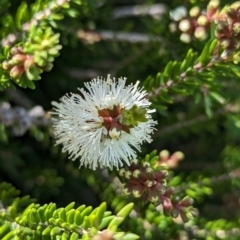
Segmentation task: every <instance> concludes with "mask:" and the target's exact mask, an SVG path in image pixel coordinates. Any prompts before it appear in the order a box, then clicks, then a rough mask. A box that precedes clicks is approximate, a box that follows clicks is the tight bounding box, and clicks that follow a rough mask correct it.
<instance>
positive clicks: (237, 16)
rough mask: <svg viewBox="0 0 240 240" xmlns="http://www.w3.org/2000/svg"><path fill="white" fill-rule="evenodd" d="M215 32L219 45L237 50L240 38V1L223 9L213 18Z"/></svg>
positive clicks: (229, 49) (226, 48) (230, 49)
mask: <svg viewBox="0 0 240 240" xmlns="http://www.w3.org/2000/svg"><path fill="white" fill-rule="evenodd" d="M215 22H216V31H215V34H216V36H217V38H218V39H219V41H220V44H221V46H222V47H223V48H224V49H225V50H228V51H233V50H237V49H238V48H239V40H240V2H236V3H233V4H232V5H231V6H230V7H228V8H226V9H223V11H222V12H221V13H219V14H218V16H217V17H216V19H215Z"/></svg>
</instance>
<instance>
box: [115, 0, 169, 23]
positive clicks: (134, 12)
mask: <svg viewBox="0 0 240 240" xmlns="http://www.w3.org/2000/svg"><path fill="white" fill-rule="evenodd" d="M167 11H168V10H167V6H166V5H165V4H161V3H159V4H153V5H151V6H144V5H136V6H125V7H118V8H116V9H115V10H114V11H113V18H115V19H117V18H125V17H138V16H140V15H150V16H153V17H155V18H161V17H162V16H163V15H164V14H166V13H167Z"/></svg>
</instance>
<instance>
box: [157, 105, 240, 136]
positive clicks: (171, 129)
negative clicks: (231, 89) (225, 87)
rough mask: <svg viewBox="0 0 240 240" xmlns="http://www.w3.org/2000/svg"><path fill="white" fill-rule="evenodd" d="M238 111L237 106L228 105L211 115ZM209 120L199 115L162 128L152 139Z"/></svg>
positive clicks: (215, 115)
mask: <svg viewBox="0 0 240 240" xmlns="http://www.w3.org/2000/svg"><path fill="white" fill-rule="evenodd" d="M239 111H240V109H239V107H238V106H236V105H231V104H228V105H226V106H225V107H224V109H218V110H217V111H216V112H215V113H214V114H213V117H217V116H219V115H223V114H225V113H237V112H239ZM208 120H210V118H209V117H208V116H207V115H205V114H202V115H199V116H197V117H195V118H194V119H190V120H186V121H182V122H178V123H176V124H173V125H171V126H167V127H164V128H162V129H159V130H158V131H157V132H156V133H155V134H154V136H153V137H154V138H157V137H163V136H164V135H166V134H171V133H173V132H176V131H179V130H182V129H183V128H186V127H190V126H192V125H195V124H199V123H201V122H205V121H208Z"/></svg>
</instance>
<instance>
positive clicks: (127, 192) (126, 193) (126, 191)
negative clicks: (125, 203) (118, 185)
mask: <svg viewBox="0 0 240 240" xmlns="http://www.w3.org/2000/svg"><path fill="white" fill-rule="evenodd" d="M123 193H124V194H125V195H129V194H130V193H131V192H130V191H129V189H128V188H123Z"/></svg>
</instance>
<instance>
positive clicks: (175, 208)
mask: <svg viewBox="0 0 240 240" xmlns="http://www.w3.org/2000/svg"><path fill="white" fill-rule="evenodd" d="M119 175H120V176H121V177H122V182H123V183H124V192H125V193H126V194H132V195H133V197H135V198H141V199H142V201H143V202H144V203H147V202H151V203H153V204H155V205H159V204H161V205H162V207H163V212H164V214H165V215H166V216H172V217H174V218H176V217H178V216H179V215H180V216H181V218H182V220H183V221H184V222H187V221H188V220H189V219H190V218H194V217H196V215H197V210H196V209H195V208H193V207H192V204H193V199H192V198H190V197H188V196H187V197H185V198H183V199H182V200H181V199H180V197H178V196H175V194H174V188H173V187H169V186H167V177H168V171H167V170H166V169H165V167H164V166H158V167H151V165H150V163H149V162H137V161H132V163H131V165H130V166H129V167H127V168H122V169H120V171H119Z"/></svg>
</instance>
